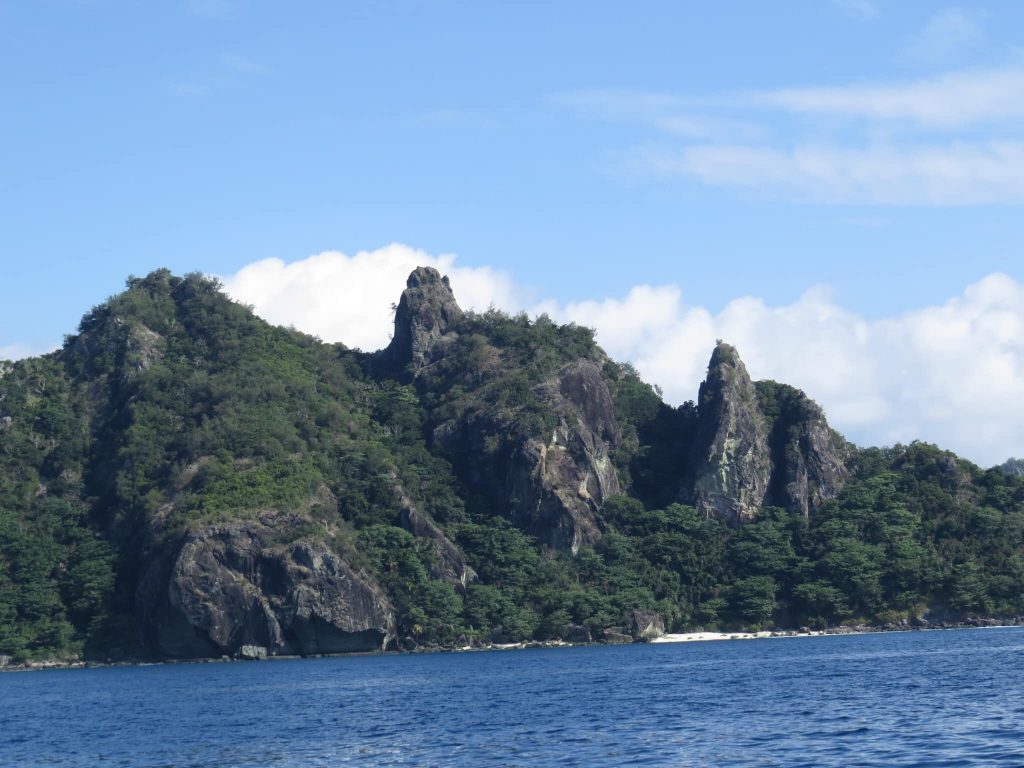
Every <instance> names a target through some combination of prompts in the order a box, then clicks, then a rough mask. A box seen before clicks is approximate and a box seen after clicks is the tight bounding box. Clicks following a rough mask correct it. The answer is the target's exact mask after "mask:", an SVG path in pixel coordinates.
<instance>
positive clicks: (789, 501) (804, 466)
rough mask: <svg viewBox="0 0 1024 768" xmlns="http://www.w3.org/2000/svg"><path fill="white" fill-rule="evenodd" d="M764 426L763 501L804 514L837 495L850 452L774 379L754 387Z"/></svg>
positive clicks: (804, 399)
mask: <svg viewBox="0 0 1024 768" xmlns="http://www.w3.org/2000/svg"><path fill="white" fill-rule="evenodd" d="M754 386H755V388H756V389H757V395H758V401H759V402H760V404H761V411H762V413H764V415H765V419H766V421H767V423H768V425H769V427H768V444H769V446H770V449H771V455H772V465H773V468H772V479H771V485H770V487H769V490H768V496H767V498H766V499H765V503H766V504H772V505H774V506H777V507H786V508H787V509H789V510H790V511H793V512H800V513H801V514H803V515H804V516H805V517H808V516H810V514H811V513H812V512H814V511H815V510H817V509H818V508H819V507H820V506H821V505H822V503H824V502H825V501H827V500H829V499H833V498H835V497H836V496H838V495H839V492H840V491H841V490H842V488H843V485H845V483H846V481H847V479H848V478H849V476H850V470H849V466H848V465H849V463H850V460H851V457H852V450H851V448H850V446H849V444H848V443H847V442H846V441H845V440H843V438H842V437H841V436H840V435H839V434H838V433H837V432H836V431H835V430H834V429H832V428H831V427H829V425H828V422H827V421H826V419H825V413H824V411H822V410H821V406H819V405H818V404H817V403H816V402H814V401H813V400H811V398H809V397H808V396H807V395H805V394H804V393H803V392H802V391H801V390H799V389H796V388H795V387H790V386H788V385H786V384H779V383H777V382H774V381H759V382H757V383H756V384H755V385H754Z"/></svg>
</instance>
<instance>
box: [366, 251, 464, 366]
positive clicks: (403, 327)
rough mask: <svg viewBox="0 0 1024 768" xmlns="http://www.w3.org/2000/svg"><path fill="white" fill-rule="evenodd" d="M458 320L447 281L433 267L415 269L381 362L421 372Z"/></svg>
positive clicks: (459, 311) (439, 352)
mask: <svg viewBox="0 0 1024 768" xmlns="http://www.w3.org/2000/svg"><path fill="white" fill-rule="evenodd" d="M461 317H462V310H461V309H460V308H459V305H458V303H457V302H456V301H455V295H454V294H453V293H452V288H451V284H450V283H449V281H448V277H447V276H444V277H442V276H441V273H439V272H438V271H437V270H436V269H434V268H433V267H417V268H416V269H415V270H413V272H412V274H411V275H409V279H408V280H407V281H406V289H405V290H404V291H403V292H402V298H401V299H400V300H399V302H398V308H397V309H396V310H395V334H394V336H393V337H392V339H391V343H390V344H389V345H388V347H387V349H386V350H384V352H383V353H382V355H383V358H384V359H385V360H386V361H387V362H388V364H389V365H391V366H392V367H394V368H405V367H406V366H411V367H412V369H413V370H414V371H416V370H418V369H420V368H422V367H423V366H424V365H426V364H427V363H429V362H431V361H432V360H434V359H437V357H439V356H440V354H442V352H443V347H444V346H445V344H446V343H450V342H451V340H452V338H451V335H453V334H454V331H453V330H452V326H453V325H455V323H456V322H458V320H459V318H461Z"/></svg>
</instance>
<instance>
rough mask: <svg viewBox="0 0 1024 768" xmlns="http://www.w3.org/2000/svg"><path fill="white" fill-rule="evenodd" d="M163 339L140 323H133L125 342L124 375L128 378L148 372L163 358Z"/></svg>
mask: <svg viewBox="0 0 1024 768" xmlns="http://www.w3.org/2000/svg"><path fill="white" fill-rule="evenodd" d="M163 348H164V338H163V336H161V335H160V334H159V333H156V332H155V331H153V330H152V329H150V328H147V327H146V326H145V325H143V324H142V323H133V324H132V325H131V328H130V329H129V331H128V338H127V341H126V342H125V350H124V365H125V375H126V376H127V377H129V378H131V377H134V376H137V375H138V374H140V373H142V372H143V371H146V370H148V369H149V368H151V367H152V366H153V364H154V363H155V362H157V361H158V360H160V358H162V357H163V354H164V351H163Z"/></svg>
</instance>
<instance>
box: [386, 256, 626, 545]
mask: <svg viewBox="0 0 1024 768" xmlns="http://www.w3.org/2000/svg"><path fill="white" fill-rule="evenodd" d="M379 360H380V362H381V363H382V364H383V365H384V366H385V370H387V368H386V366H389V365H390V366H391V370H390V373H391V374H392V375H401V374H403V373H406V374H410V375H412V377H413V378H414V380H415V384H416V387H417V389H418V390H419V391H420V392H421V394H422V395H423V397H424V403H425V405H426V408H427V420H428V429H429V433H430V434H429V444H430V446H431V448H432V449H434V450H436V451H437V452H439V453H440V454H441V455H443V456H445V457H446V458H447V459H448V460H449V461H451V462H452V464H453V465H454V466H455V467H456V468H457V473H458V475H459V477H460V480H461V481H462V482H463V484H464V486H465V492H466V494H467V497H468V498H471V499H474V500H475V502H476V505H477V506H478V507H484V506H486V507H487V508H489V509H491V510H493V511H496V512H497V513H498V514H501V515H503V516H505V517H507V518H508V519H510V520H511V521H513V522H514V523H515V524H516V525H517V526H519V527H521V528H522V529H524V530H526V531H528V532H529V533H531V534H533V535H535V536H537V537H538V538H540V539H541V540H542V541H544V542H546V543H547V544H549V545H550V546H552V547H554V548H556V549H569V550H571V551H576V550H578V549H579V547H580V546H584V545H587V544H592V543H593V542H595V541H596V540H597V539H598V538H599V537H600V535H601V524H600V520H599V517H598V510H599V508H600V505H601V503H602V501H603V500H604V499H605V498H607V497H608V496H611V495H614V494H616V493H619V492H620V490H621V489H620V486H619V482H618V477H617V474H616V472H615V468H614V466H613V464H612V461H611V455H612V454H613V453H614V451H615V448H616V446H617V444H618V442H619V440H620V437H621V434H620V429H619V426H618V424H617V422H616V418H615V413H614V406H613V403H612V397H611V394H610V392H609V389H608V385H607V383H606V382H605V380H604V379H603V377H602V366H603V365H604V364H605V363H606V362H607V360H606V359H605V358H604V356H603V354H602V353H601V352H600V350H598V349H597V347H596V346H595V345H594V343H593V337H592V335H591V334H590V333H589V332H587V331H585V330H584V329H578V328H574V327H567V328H558V327H557V326H555V325H554V324H553V323H551V322H550V321H548V320H546V319H544V318H542V319H540V320H538V321H536V322H535V323H534V322H531V321H530V320H528V319H527V318H525V317H523V316H521V317H518V318H507V317H504V316H501V315H499V314H498V313H490V314H488V315H484V316H467V315H465V313H463V312H462V310H461V309H459V306H458V304H457V303H456V301H455V297H454V295H453V294H452V292H451V287H450V285H449V283H448V279H447V278H442V277H441V276H440V275H439V274H438V273H437V271H436V270H434V269H432V268H429V267H427V268H420V269H417V270H416V271H415V272H414V273H413V274H412V276H410V278H409V283H408V287H407V288H406V290H405V292H404V293H403V294H402V298H401V301H400V302H399V305H398V310H397V312H396V315H395V333H394V337H393V340H392V342H391V345H390V346H389V347H388V348H387V349H386V350H385V351H384V352H382V353H381V355H380V356H379Z"/></svg>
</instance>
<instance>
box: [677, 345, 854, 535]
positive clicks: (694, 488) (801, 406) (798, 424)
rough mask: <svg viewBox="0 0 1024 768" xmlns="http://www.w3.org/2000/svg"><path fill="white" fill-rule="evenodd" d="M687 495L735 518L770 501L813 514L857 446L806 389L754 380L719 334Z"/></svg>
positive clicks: (831, 493) (838, 486) (709, 510)
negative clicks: (840, 432)
mask: <svg viewBox="0 0 1024 768" xmlns="http://www.w3.org/2000/svg"><path fill="white" fill-rule="evenodd" d="M697 409H698V422H697V430H696V431H697V434H696V436H695V440H694V449H693V452H692V454H691V458H690V466H689V467H688V468H687V469H686V476H687V483H686V485H685V486H684V489H683V492H682V496H683V498H684V499H687V500H690V501H691V502H692V503H693V504H694V505H695V506H696V507H697V508H698V509H699V510H700V511H702V512H703V513H704V514H706V515H707V516H709V517H717V518H721V519H724V520H727V521H729V522H730V523H733V524H741V523H743V522H745V521H748V520H750V519H752V518H753V517H754V516H755V515H756V513H757V511H758V510H759V509H760V508H761V507H763V506H765V505H773V506H781V507H785V508H787V509H790V510H792V511H797V512H800V513H802V514H803V515H804V516H809V515H810V514H811V513H812V512H813V511H814V510H816V509H818V508H819V507H820V506H821V504H822V503H823V502H824V501H827V500H828V499H833V498H835V497H836V496H838V494H839V492H840V491H841V490H842V487H843V485H844V484H845V482H846V480H847V479H848V478H849V476H850V469H849V463H850V461H851V457H852V450H851V448H850V446H849V445H848V444H847V443H846V442H845V441H844V440H843V439H842V438H841V437H840V436H839V435H838V434H837V433H836V432H835V431H833V430H832V429H831V428H830V427H829V426H828V423H827V422H826V421H825V416H824V413H823V412H822V410H821V408H820V407H819V406H818V405H817V404H816V403H814V402H813V401H812V400H810V399H809V398H808V397H807V396H806V395H804V393H803V392H800V391H799V390H797V389H794V388H792V387H787V386H785V385H780V384H776V383H775V382H757V383H756V384H755V383H754V382H752V381H751V379H750V376H749V374H748V373H747V370H746V366H744V365H743V362H742V360H740V357H739V354H738V353H737V351H736V349H735V348H733V347H731V346H730V345H728V344H725V343H722V342H719V343H718V345H717V346H716V347H715V350H714V352H713V353H712V356H711V362H710V363H709V365H708V375H707V378H706V379H705V381H704V383H703V384H701V387H700V394H699V399H698V404H697Z"/></svg>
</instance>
